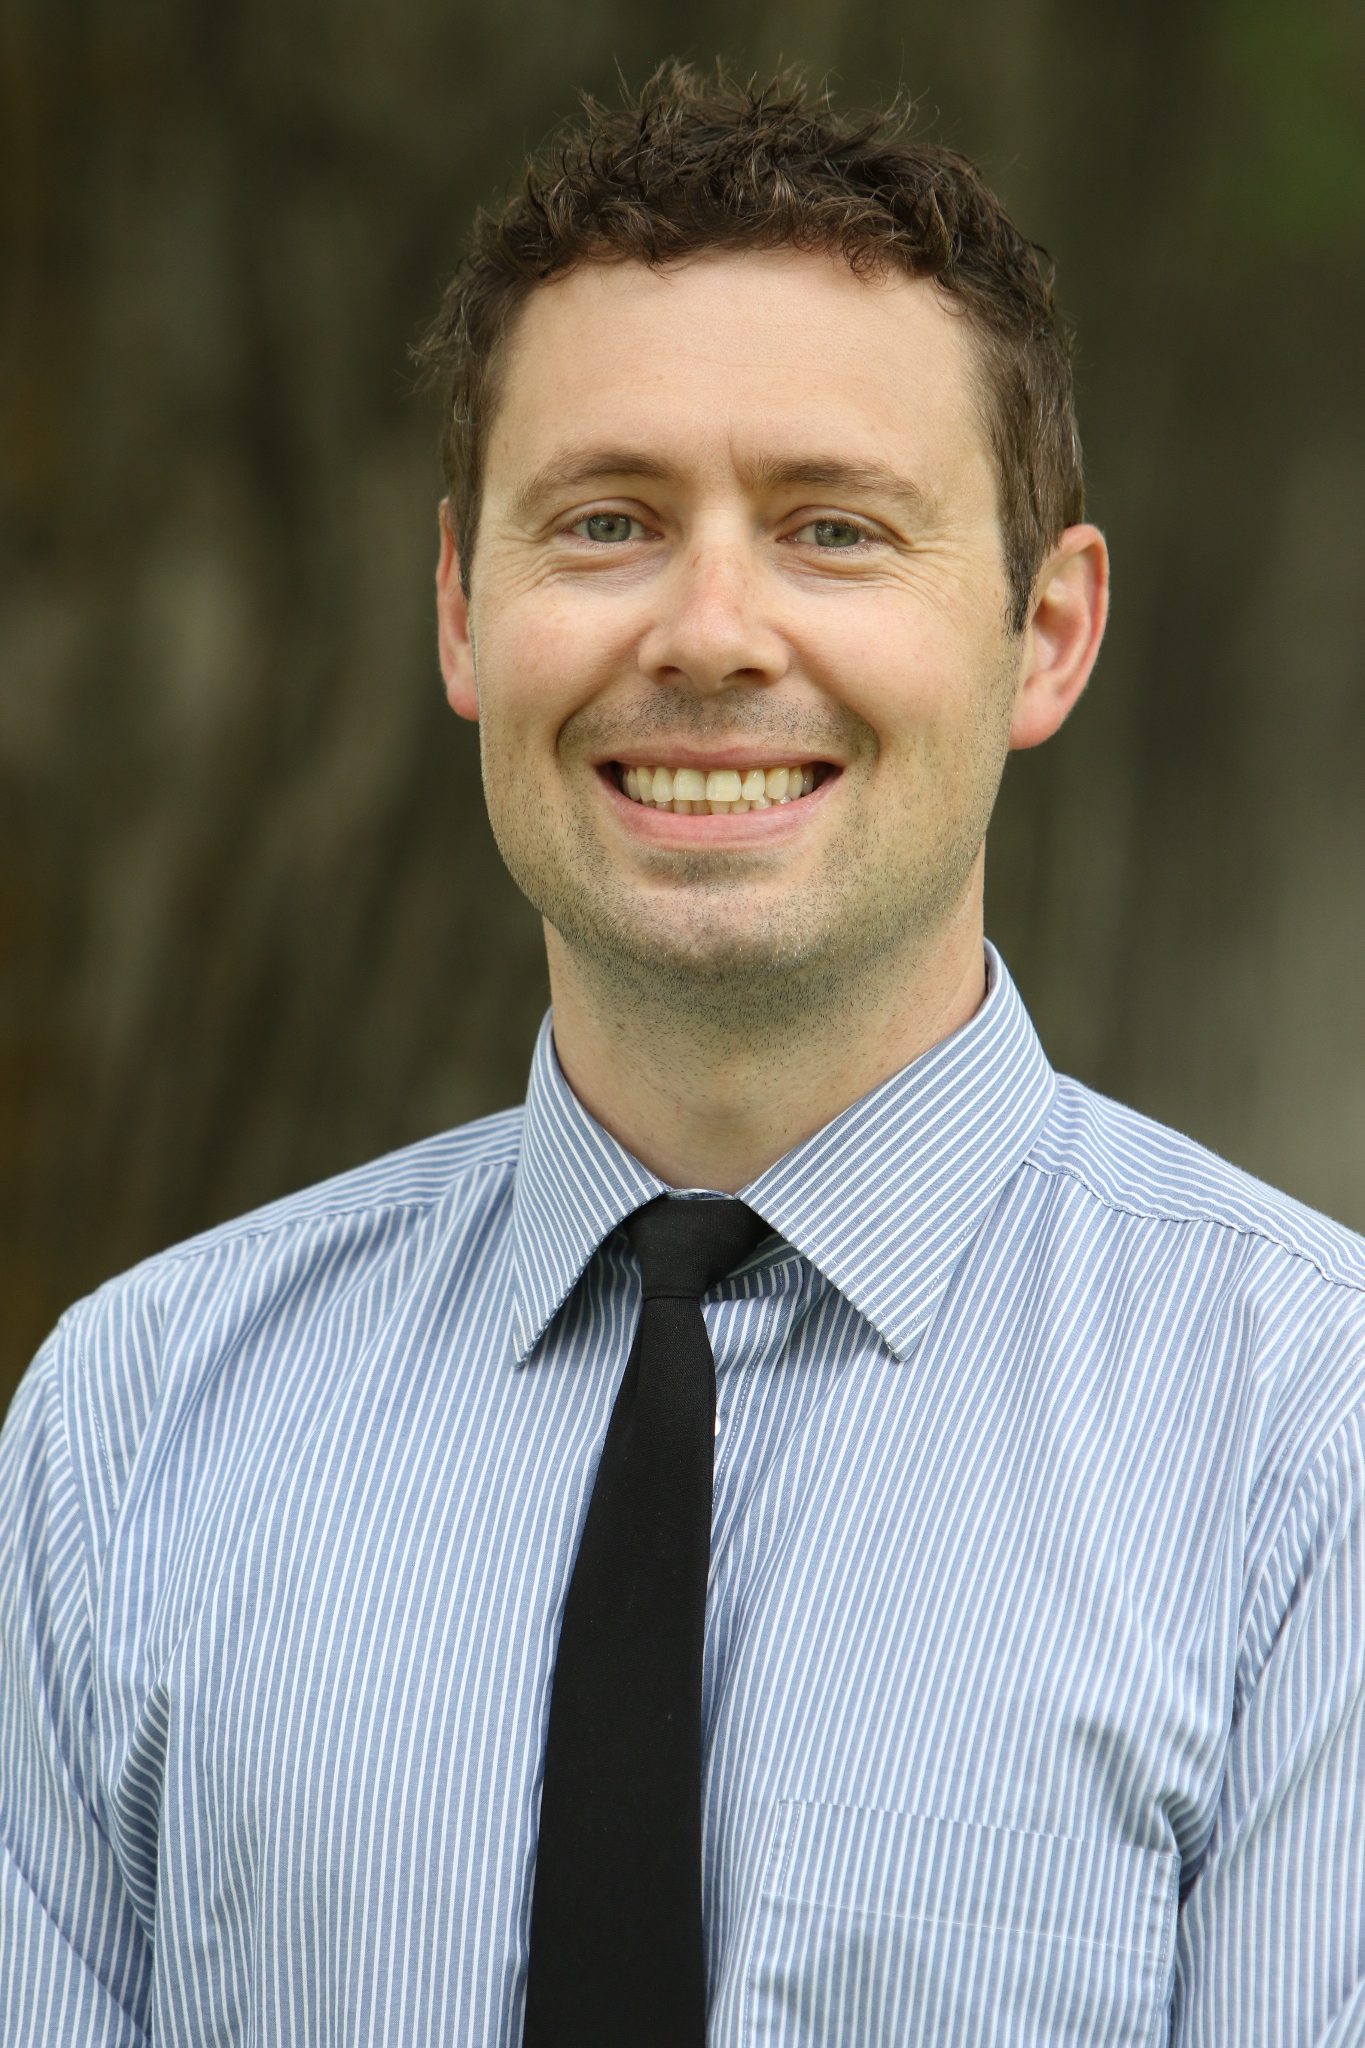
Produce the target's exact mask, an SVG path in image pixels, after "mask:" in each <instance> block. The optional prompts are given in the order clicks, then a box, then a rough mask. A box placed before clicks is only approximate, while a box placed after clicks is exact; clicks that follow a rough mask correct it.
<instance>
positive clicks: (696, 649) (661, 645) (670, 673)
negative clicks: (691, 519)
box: [639, 536, 790, 694]
mask: <svg viewBox="0 0 1365 2048" xmlns="http://www.w3.org/2000/svg"><path fill="white" fill-rule="evenodd" d="M655 589H656V593H657V595H656V607H657V608H656V610H655V613H654V617H653V619H652V621H651V623H650V624H649V626H648V628H647V629H646V631H645V633H644V635H643V637H642V639H641V641H640V646H639V660H640V666H641V668H642V669H643V670H644V672H645V674H646V675H648V676H650V677H651V678H652V679H653V680H655V681H657V682H664V683H673V684H675V685H676V684H680V683H681V684H686V685H688V686H690V687H691V688H692V689H693V690H695V691H699V692H705V693H707V694H710V693H713V692H716V691H720V690H725V689H729V688H732V687H734V686H735V685H736V684H740V683H750V684H752V683H768V682H776V681H778V680H779V678H780V677H782V676H783V675H785V674H786V672H787V666H788V662H789V660H790V655H789V651H788V648H787V645H786V642H785V640H784V639H783V637H782V635H781V634H780V633H779V632H778V631H777V629H776V626H775V625H774V623H773V621H772V615H771V602H772V596H773V593H772V592H771V590H770V589H769V588H768V586H767V582H766V579H765V576H764V572H763V569H762V567H761V565H760V564H759V563H757V562H755V561H754V560H753V559H752V556H751V554H750V553H749V551H748V549H747V546H746V543H745V542H744V541H742V540H740V539H739V538H737V537H733V536H725V537H723V536H713V537H712V538H710V539H708V540H704V541H701V540H698V541H694V542H693V543H692V544H691V545H690V546H689V547H688V548H686V549H685V550H680V552H679V555H678V558H677V560H676V561H675V562H674V563H673V564H672V565H671V567H670V568H669V571H668V573H667V575H666V576H665V577H664V578H663V579H662V580H661V582H660V583H659V584H657V585H656V586H655Z"/></svg>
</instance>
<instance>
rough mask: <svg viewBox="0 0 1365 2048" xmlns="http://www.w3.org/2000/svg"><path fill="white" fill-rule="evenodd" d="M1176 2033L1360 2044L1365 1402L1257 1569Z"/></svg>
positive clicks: (1304, 2047)
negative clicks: (1364, 1406)
mask: <svg viewBox="0 0 1365 2048" xmlns="http://www.w3.org/2000/svg"><path fill="white" fill-rule="evenodd" d="M1170 2041H1171V2043H1172V2044H1173V2048H1242V2044H1245V2043H1248V2042H1255V2043H1256V2044H1257V2048H1365V1415H1359V1414H1357V1415H1353V1416H1351V1417H1350V1418H1349V1419H1348V1421H1347V1424H1346V1426H1345V1427H1344V1428H1343V1429H1341V1430H1339V1431H1338V1432H1337V1434H1336V1435H1335V1437H1334V1438H1333V1440H1332V1441H1331V1443H1329V1445H1328V1446H1327V1448H1326V1449H1325V1451H1324V1452H1323V1453H1322V1454H1321V1455H1320V1456H1319V1457H1318V1458H1317V1459H1316V1460H1315V1461H1314V1463H1313V1466H1312V1468H1311V1470H1310V1471H1309V1472H1308V1474H1307V1476H1306V1477H1305V1479H1304V1480H1303V1482H1302V1484H1301V1485H1299V1486H1298V1488H1297V1489H1296V1491H1295V1492H1294V1494H1293V1497H1292V1500H1291V1503H1290V1508H1289V1513H1288V1515H1287V1516H1286V1517H1285V1519H1284V1522H1283V1523H1282V1525H1281V1528H1280V1531H1279V1534H1278V1536H1277V1538H1276V1541H1275V1544H1274V1547H1273V1549H1272V1551H1271V1554H1270V1556H1269V1558H1268V1560H1267V1562H1266V1564H1265V1565H1264V1567H1263V1569H1262V1571H1261V1573H1260V1577H1259V1581H1258V1584H1257V1586H1256V1589H1255V1592H1254V1596H1253V1601H1252V1605H1251V1609H1250V1616H1249V1621H1248V1625H1247V1628H1246V1630H1245V1632H1244V1637H1243V1651H1242V1657H1241V1659H1240V1660H1239V1664H1238V1669H1237V1684H1236V1693H1235V1701H1234V1710H1233V1727H1232V1733H1231V1737H1230V1739H1229V1743H1228V1751H1227V1761H1226V1770H1225V1773H1224V1778H1223V1787H1222V1792H1221V1795H1220V1799H1219V1806H1218V1813H1217V1817H1216V1820H1215V1824H1214V1830H1213V1834H1212V1837H1211V1839H1210V1843H1209V1848H1208V1852H1207V1855H1206V1857H1205V1859H1204V1862H1203V1864H1202V1867H1201V1868H1200V1870H1199V1873H1198V1876H1197V1878H1196V1879H1195V1881H1194V1883H1193V1885H1192V1886H1191V1888H1190V1890H1189V1893H1188V1895H1187V1896H1186V1898H1185V1900H1184V1903H1183V1906H1182V1908H1181V1913H1180V1920H1179V1927H1178V1933H1177V1940H1176V1969H1175V1995H1174V2002H1173V2007H1172V2024H1171V2033H1170Z"/></svg>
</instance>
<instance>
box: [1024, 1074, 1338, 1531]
mask: <svg viewBox="0 0 1365 2048" xmlns="http://www.w3.org/2000/svg"><path fill="white" fill-rule="evenodd" d="M1027 1166H1028V1168H1030V1169H1031V1170H1032V1171H1034V1172H1036V1173H1037V1174H1039V1175H1040V1176H1045V1177H1049V1178H1050V1179H1051V1180H1052V1182H1053V1186H1054V1191H1055V1197H1056V1199H1055V1202H1054V1204H1053V1213H1054V1214H1055V1216H1056V1217H1057V1219H1058V1220H1057V1222H1056V1226H1055V1230H1054V1235H1055V1237H1056V1239H1057V1240H1058V1241H1059V1243H1060V1244H1062V1245H1063V1246H1064V1247H1065V1256H1066V1260H1067V1263H1068V1267H1069V1268H1072V1269H1074V1266H1075V1263H1076V1260H1077V1256H1078V1252H1077V1247H1078V1246H1079V1247H1080V1248H1081V1252H1080V1256H1081V1258H1082V1261H1083V1264H1084V1268H1085V1272H1086V1276H1087V1279H1086V1285H1087V1287H1088V1288H1089V1289H1091V1290H1094V1292H1095V1293H1096V1294H1097V1295H1102V1297H1103V1299H1104V1301H1105V1304H1106V1313H1107V1314H1108V1315H1109V1316H1110V1317H1111V1318H1117V1319H1120V1320H1121V1319H1123V1318H1124V1317H1127V1318H1128V1321H1129V1322H1130V1323H1131V1325H1132V1327H1134V1328H1140V1329H1143V1330H1145V1331H1146V1332H1147V1334H1148V1341H1150V1342H1152V1343H1156V1342H1157V1341H1158V1339H1157V1333H1158V1331H1161V1332H1164V1333H1167V1335H1168V1337H1173V1333H1175V1332H1176V1331H1177V1330H1179V1331H1181V1332H1183V1336H1182V1338H1181V1339H1180V1343H1181V1346H1182V1348H1183V1349H1184V1351H1185V1353H1186V1355H1187V1356H1191V1357H1193V1356H1197V1357H1198V1358H1199V1359H1200V1360H1202V1362H1203V1369H1204V1370H1207V1371H1208V1372H1209V1373H1212V1374H1214V1375H1216V1376H1217V1378H1218V1380H1219V1383H1220V1384H1221V1385H1223V1387H1224V1389H1225V1396H1226V1398H1227V1400H1228V1401H1229V1402H1231V1403H1233V1404H1234V1405H1236V1404H1237V1403H1238V1402H1239V1401H1240V1402H1242V1403H1244V1404H1245V1408H1246V1411H1247V1412H1248V1413H1250V1414H1253V1415H1255V1416H1256V1417H1257V1418H1258V1422H1257V1429H1256V1435H1257V1439H1258V1446H1257V1456H1256V1460H1255V1474H1254V1477H1253V1479H1252V1482H1251V1486H1250V1494H1251V1500H1252V1502H1253V1503H1259V1504H1260V1505H1261V1507H1263V1508H1265V1509H1269V1508H1271V1506H1272V1504H1277V1505H1278V1508H1279V1509H1280V1510H1281V1511H1283V1510H1284V1509H1285V1505H1286V1503H1287V1501H1288V1500H1289V1498H1290V1496H1291V1493H1292V1490H1293V1488H1294V1487H1295V1485H1297V1484H1298V1483H1299V1482H1300V1481H1301V1480H1302V1478H1303V1475H1304V1474H1305V1473H1306V1472H1307V1471H1308V1470H1310V1469H1311V1468H1313V1467H1314V1466H1316V1465H1319V1464H1320V1463H1321V1462H1322V1461H1324V1460H1327V1461H1329V1462H1330V1461H1331V1460H1333V1459H1334V1458H1338V1457H1339V1456H1341V1455H1345V1456H1346V1458H1347V1462H1348V1464H1349V1465H1350V1466H1351V1467H1352V1469H1353V1470H1354V1481H1353V1484H1354V1486H1355V1489H1356V1492H1357V1495H1358V1496H1359V1497H1360V1498H1365V1464H1362V1461H1361V1446H1362V1444H1363V1443H1365V1238H1362V1237H1361V1236H1360V1235H1358V1234H1357V1232H1355V1231H1354V1230H1351V1229H1348V1228H1347V1226H1346V1225H1345V1224H1342V1223H1338V1222H1335V1221H1334V1220H1333V1219H1332V1218H1331V1217H1330V1216H1325V1215H1323V1214H1321V1213H1320V1212H1319V1211H1318V1210H1316V1209H1313V1208H1310V1207H1309V1206H1308V1205H1307V1204H1306V1203H1304V1202H1300V1201H1297V1200H1296V1199H1295V1198H1294V1197H1293V1196H1292V1195H1288V1194H1286V1193H1284V1191H1283V1190H1282V1189H1280V1188H1276V1187H1272V1186H1270V1185H1269V1184H1268V1183H1267V1182H1265V1181H1262V1180H1258V1179H1257V1178H1256V1177H1255V1175H1253V1174H1250V1173H1247V1172H1245V1171H1243V1170H1242V1169H1241V1168H1240V1167H1237V1166H1234V1165H1232V1164H1231V1163H1230V1162H1229V1161H1228V1160H1226V1159H1223V1158H1220V1157H1219V1155H1218V1154H1217V1153H1215V1152H1212V1151H1210V1150H1209V1148H1208V1147H1207V1146H1204V1145H1200V1144H1198V1143H1197V1142H1196V1141H1195V1140H1194V1139H1192V1138H1188V1137H1185V1136H1184V1135H1183V1134H1182V1133H1180V1132H1179V1131H1174V1130H1171V1129H1170V1128H1169V1127H1168V1126H1166V1125H1164V1124H1160V1123H1157V1122H1155V1121H1154V1120H1153V1119H1152V1118H1150V1117H1146V1116H1143V1115H1141V1114H1139V1112H1138V1111H1136V1110H1133V1109H1129V1108H1127V1107H1125V1106H1124V1105H1123V1104H1122V1103H1118V1102H1114V1101H1111V1100H1110V1099H1109V1098H1108V1097H1107V1096H1103V1095H1100V1094H1098V1093H1096V1092H1095V1091H1094V1090H1093V1089H1090V1088H1086V1087H1084V1086H1083V1085H1082V1084H1081V1083H1080V1082H1077V1081H1074V1080H1071V1079H1068V1078H1067V1077H1065V1076H1059V1077H1058V1086H1057V1090H1056V1094H1055V1096H1054V1100H1053V1103H1052V1106H1051V1108H1050V1111H1049V1114H1048V1116H1047V1118H1046V1119H1045V1121H1044V1124H1043V1127H1042V1129H1041V1130H1040V1132H1039V1134H1038V1138H1037V1140H1036V1142H1035V1144H1034V1146H1033V1147H1032V1149H1031V1151H1030V1154H1029V1157H1028V1160H1027Z"/></svg>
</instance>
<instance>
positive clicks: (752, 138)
mask: <svg viewBox="0 0 1365 2048" xmlns="http://www.w3.org/2000/svg"><path fill="white" fill-rule="evenodd" d="M580 105H581V107H582V118H581V119H579V120H575V121H571V122H567V123H565V124H564V126H563V127H562V128H561V129H559V130H558V131H557V132H556V133H555V134H554V135H553V136H552V137H551V138H550V140H549V141H548V142H547V143H546V144H545V145H544V146H543V147H542V149H541V150H540V151H538V152H537V153H535V154H533V155H532V156H530V157H529V158H528V159H527V161H526V163H525V165H524V167H523V173H522V179H521V184H520V188H519V189H518V190H516V191H515V192H514V193H513V194H512V196H511V197H510V198H509V199H508V200H506V201H505V203H504V204H503V205H502V207H501V208H500V209H499V210H498V211H497V212H495V213H490V212H488V211H487V210H486V209H484V208H482V207H481V208H479V209H478V210H477V212H476V214H475V216H474V221H473V225H472V228H471V230H470V233H469V237H468V241H467V244H466V249H465V254H464V256H463V258H462V260H461V263H460V266H459V268H458V270H457V271H456V274H455V276H454V278H453V279H452V280H451V283H450V285H449V286H448V288H447V290H446V292H445V295H444V298H443V299H442V302H441V306H440V310H439V312H438V313H437V315H436V318H435V319H434V320H433V321H432V323H431V325H430V327H429V328H428V329H427V331H426V333H425V335H424V336H423V337H422V339H421V341H420V342H419V343H418V344H417V346H416V347H415V349H414V350H413V354H414V357H415V359H416V361H417V363H418V365H419V367H420V369H421V370H422V372H423V381H424V382H425V383H426V384H427V385H429V386H431V387H434V388H435V389H436V390H437V391H438V392H439V394H440V399H441V404H442V430H441V457H442V465H443V468H444V471H445V476H446V481H447V485H448V488H449V493H450V511H451V523H452V526H453V528H454V531H455V533H456V535H457V537H458V540H459V547H460V577H461V583H462V585H463V588H464V592H465V595H466V597H468V595H469V588H470V585H469V568H470V563H471V561H472V559H473V555H474V547H475V542H476V540H477V536H478V523H479V508H480V500H481V496H482V488H483V466H484V459H485V452H486V448H487V440H488V429H489V424H490V422H491V419H492V417H493V414H494V412H495V410H496V407H497V402H498V395H499V377H500V368H501V363H502V358H503V352H504V344H505V342H506V338H507V335H508V333H509V330H510V328H511V325H512V322H513V319H514V316H515V315H516V313H517V312H518V310H519V309H520V307H521V306H522V305H523V304H524V302H525V301H526V299H527V298H528V297H529V295H530V293H531V292H533V291H534V290H535V288H536V286H537V285H539V284H543V283H545V282H546V281H547V280H548V279H550V278H552V277H555V276H558V275H560V274H562V273H563V272H564V271H566V270H568V269H570V268H572V267H573V266H574V265H576V264H580V263H607V262H620V261H635V262H640V263H647V264H650V265H653V266H655V267H657V266H660V265H663V264H668V263H672V262H675V261H678V260H680V259H682V258H684V257H687V256H691V255H694V254H697V253H699V252H701V251H703V250H715V249H742V248H752V249H773V248H782V247H787V248H797V249H807V250H812V251H818V252H821V253H827V254H832V253H835V252H837V253H839V254H840V255H842V256H843V257H844V258H845V259H846V260H847V262H848V263H849V265H850V267H851V268H852V269H853V271H854V272H855V274H856V275H859V276H868V275H871V274H880V273H884V272H885V271H886V269H887V268H888V267H890V266H899V267H900V268H901V269H902V270H903V271H905V272H906V273H907V274H908V275H909V276H911V277H917V278H919V277H928V278H933V279H934V280H935V281H936V282H937V284H938V286H939V288H940V289H941V290H942V291H943V292H945V293H947V294H949V295H950V296H951V298H952V300H953V301H955V302H956V304H957V305H958V307H960V310H961V312H962V314H963V317H964V318H965V319H966V321H967V322H968V325H969V327H970V330H971V332H972V335H973V337H974V338H975V341H976V343H977V347H976V351H975V357H976V363H975V368H976V383H977V396H978V402H979V405H980V409H981V416H982V421H983V425H984V427H985V430H986V432H987V434H988V436H989V440H990V444H991V448H992V451H993V453H994V456H995V462H996V469H997V478H998V493H999V513H1000V527H1001V535H1002V540H1003V545H1004V556H1005V569H1006V575H1007V577H1008V582H1009V592H1010V598H1009V611H1008V625H1009V629H1010V630H1011V631H1012V632H1015V633H1019V632H1022V631H1023V629H1024V627H1025V625H1026V624H1027V622H1028V618H1029V613H1030V608H1031V604H1032V596H1033V585H1034V581H1035V578H1036V577H1037V574H1038V571H1039V569H1040V567H1041V566H1042V563H1043V560H1044V558H1045V556H1046V555H1047V552H1048V550H1049V549H1050V548H1051V547H1052V546H1053V544H1054V543H1055V542H1056V540H1057V539H1058V537H1059V535H1060V534H1061V532H1062V530H1063V528H1064V527H1066V526H1069V525H1072V524H1074V523H1075V522H1076V521H1078V520H1080V519H1081V518H1083V517H1084V508H1085V492H1084V484H1083V480H1082V475H1081V450H1080V439H1079V436H1078V434H1077V431H1076V419H1075V403H1074V396H1073V389H1072V375H1071V341H1070V336H1069V333H1068V331H1067V330H1066V328H1065V327H1064V325H1063V322H1062V320H1061V317H1060V315H1059V313H1058V310H1057V307H1056V304H1055V301H1054V298H1053V266H1052V261H1051V259H1050V257H1049V256H1048V254H1047V252H1046V250H1045V249H1043V248H1042V247H1040V245H1039V244H1038V243H1036V242H1029V241H1026V240H1025V239H1024V237H1023V236H1022V235H1021V234H1020V233H1019V231H1018V229H1017V228H1016V227H1015V226H1014V224H1013V222H1012V221H1011V220H1010V218H1009V216H1008V215H1007V214H1006V212H1005V210H1004V208H1003V207H1002V206H1001V204H1000V202H999V200H998V199H997V198H996V197H995V195H994V193H993V192H992V191H991V190H990V189H989V187H988V186H987V185H986V184H985V182H984V180H983V179H982V177H981V175H980V173H979V171H978V170H977V169H976V167H975V165H974V164H972V163H971V162H969V160H968V159H967V158H966V157H964V156H960V155H958V154H957V152H956V151H954V150H950V149H946V148H944V147H942V146H941V145H939V144H937V143H932V142H927V141H921V140H913V139H910V138H908V137H907V136H906V135H905V134H904V132H903V131H904V130H905V129H906V127H907V124H908V122H909V120H910V118H911V117H912V115H913V112H914V108H913V103H912V102H911V101H909V100H908V99H907V98H906V97H905V96H904V94H903V93H901V92H898V93H897V94H896V96H895V98H894V99H893V100H892V101H891V102H890V103H889V104H888V105H887V106H886V107H884V108H883V109H881V110H880V111H877V112H874V113H872V114H871V115H867V116H862V117H848V116H842V115H839V114H836V113H835V112H834V110H833V109H832V107H831V105H830V99H829V91H828V88H827V87H826V88H823V89H822V90H821V91H820V92H819V93H818V94H817V95H814V96H812V94H811V92H810V90H809V89H808V87H807V86H806V84H805V82H804V80H803V78H802V76H801V74H800V73H799V72H798V71H794V70H792V69H790V68H788V69H786V70H783V71H780V72H778V73H777V74H776V75H775V76H774V77H773V78H772V79H771V80H769V81H768V82H767V83H766V84H763V85H761V86H756V85H755V83H754V82H753V80H752V79H751V80H750V81H749V82H748V83H747V84H743V83H740V82H739V81H738V80H737V79H735V78H733V77H731V76H730V75H729V74H728V73H727V71H726V69H725V66H724V63H723V62H722V61H721V60H719V59H718V60H717V62H716V66H715V72H714V76H706V75H703V74H701V73H699V72H698V71H697V70H696V69H695V68H694V67H693V66H691V65H689V64H683V63H679V62H678V61H677V60H676V59H673V58H669V59H666V60H665V61H664V62H663V63H662V64H660V65H659V66H658V67H657V69H656V70H655V71H654V72H653V73H652V74H651V76H650V77H649V78H648V79H647V81H646V82H645V84H644V85H643V86H642V87H641V89H640V91H639V93H638V95H636V96H635V97H634V98H633V99H632V98H629V97H628V98H627V99H626V101H625V103H624V104H623V105H622V107H621V108H620V109H619V111H613V110H610V109H608V108H605V107H603V106H601V105H600V104H599V103H598V102H597V101H596V100H594V99H593V98H592V97H591V95H589V94H586V93H585V94H582V95H580Z"/></svg>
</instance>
